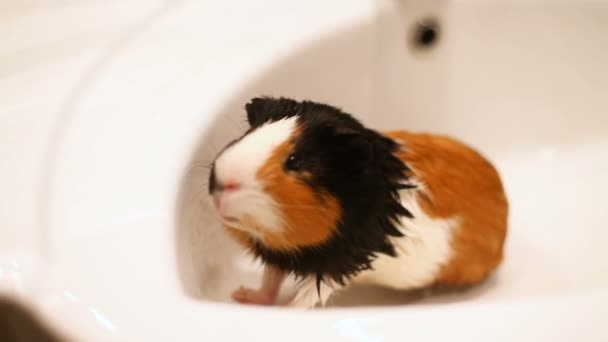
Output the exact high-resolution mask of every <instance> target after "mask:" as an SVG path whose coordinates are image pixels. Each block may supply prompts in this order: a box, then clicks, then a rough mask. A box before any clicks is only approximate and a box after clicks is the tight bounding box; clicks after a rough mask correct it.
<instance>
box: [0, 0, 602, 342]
mask: <svg viewBox="0 0 608 342" xmlns="http://www.w3.org/2000/svg"><path fill="white" fill-rule="evenodd" d="M425 18H434V20H436V21H437V22H438V23H439V31H438V36H437V38H438V39H437V40H436V43H435V44H434V45H433V46H430V47H428V48H424V49H420V48H419V47H417V46H416V44H414V43H413V39H414V38H415V37H416V34H415V30H414V29H415V28H416V27H417V23H418V22H419V20H421V19H425ZM607 23H608V3H602V2H584V1H576V0H571V1H537V0H535V1H509V2H506V1H492V0H477V1H474V0H454V1H451V2H444V1H430V0H425V1H394V0H381V1H380V0H378V1H376V0H367V1H363V0H361V1H352V0H343V1H321V0H319V1H307V2H295V1H294V2H285V1H276V0H275V1H273V0H263V1H259V0H258V1H247V0H241V1H222V2H220V1H174V2H173V1H166V2H165V1H149V0H145V1H144V0H130V1H125V0H112V1H110V0H108V1H71V0H61V1H59V0H57V1H54V2H53V4H47V2H39V1H20V2H12V3H11V2H6V3H0V41H1V42H2V44H0V165H1V167H0V189H2V192H1V193H0V294H2V295H4V296H9V297H12V298H15V299H17V300H18V301H19V302H21V303H22V304H24V305H25V306H27V307H29V308H31V309H32V310H34V311H35V312H36V313H37V314H38V315H39V317H41V318H42V320H43V321H44V322H45V323H46V324H48V325H49V326H50V327H52V328H53V329H55V330H56V331H58V332H60V333H61V334H62V335H64V336H67V337H68V338H71V339H74V340H82V341H84V340H87V341H91V340H94V341H166V340H176V341H187V340H192V341H194V340H196V341H201V340H205V341H215V340H228V339H229V338H241V339H252V338H253V339H255V340H262V339H264V340H266V341H284V340H286V339H289V340H294V341H405V340H435V339H436V340H445V339H450V340H454V339H456V340H467V341H470V340H480V341H489V340H491V341H515V340H529V341H541V340H542V341H573V340H581V341H606V340H608V325H607V324H606V323H607V322H606V317H608V252H607V251H606V248H605V246H606V245H608V229H607V227H606V222H607V221H608V210H606V208H605V204H606V203H608V178H607V177H606V176H605V175H606V174H607V173H608V99H607V98H606V90H607V89H608V64H607V63H606V61H608V39H606V37H608V24H607ZM260 94H272V95H284V96H289V97H294V98H298V99H304V98H309V99H313V100H318V101H326V102H329V103H332V104H334V105H337V106H340V107H342V108H343V109H344V110H346V111H348V112H350V113H352V114H354V115H355V116H357V117H358V118H360V119H362V120H363V121H364V122H365V123H366V124H367V125H369V126H371V127H375V128H377V129H389V128H390V129H395V128H403V129H409V130H417V131H418V130H424V131H432V132H438V133H447V134H450V135H453V136H455V137H457V138H459V139H462V140H464V141H466V142H468V143H470V144H472V145H474V146H476V147H477V148H478V149H480V150H481V151H483V152H484V153H485V154H486V155H487V156H488V157H489V158H490V159H491V160H492V161H494V162H495V163H496V165H497V167H498V169H499V170H500V172H501V175H502V177H503V180H504V182H505V186H506V190H507V192H508V196H509V199H510V202H511V216H510V229H511V230H510V233H509V236H508V242H507V251H506V258H505V262H504V264H503V265H502V267H501V268H500V270H499V272H498V273H497V274H496V275H495V276H494V277H492V278H491V279H490V280H489V281H488V282H487V283H485V284H483V286H480V287H478V288H475V289H473V290H472V291H469V292H465V293H459V294H448V295H441V296H435V297H430V298H427V299H423V300H414V301H412V300H411V298H410V297H409V296H406V295H404V294H402V293H396V292H389V291H385V290H381V289H368V288H354V289H352V290H351V291H350V292H347V293H345V294H344V295H342V296H340V297H337V298H335V300H333V301H332V303H331V305H330V307H329V308H326V309H322V310H314V311H301V310H288V309H280V308H261V307H245V306H240V305H237V304H234V303H231V302H230V300H229V299H228V298H229V293H230V292H231V291H232V290H233V289H234V288H235V287H236V286H238V285H241V284H242V283H245V284H249V285H255V284H256V282H257V281H258V277H259V273H258V268H257V267H256V266H257V265H254V264H252V263H251V262H250V261H249V260H248V259H247V258H246V257H245V256H243V255H242V253H241V252H240V250H239V249H238V248H237V247H236V246H235V245H234V243H233V242H232V241H231V240H229V239H228V237H227V236H225V235H224V232H223V230H222V228H221V227H220V226H219V225H218V223H217V221H215V219H214V217H213V215H212V214H211V212H210V211H209V207H208V205H207V203H208V202H207V200H208V199H207V197H206V191H205V190H206V178H207V172H208V169H207V168H206V165H207V164H208V163H209V162H210V161H211V158H212V157H213V156H214V155H215V154H216V152H218V150H219V149H220V148H221V147H222V146H223V144H224V143H225V142H227V141H228V140H229V139H231V138H233V137H235V136H236V135H238V134H240V133H241V132H242V130H243V129H244V128H245V119H244V112H243V109H242V108H243V105H244V103H245V102H246V101H247V100H248V99H249V98H251V97H253V96H257V95H260Z"/></svg>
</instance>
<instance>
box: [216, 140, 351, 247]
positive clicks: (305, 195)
mask: <svg viewBox="0 0 608 342" xmlns="http://www.w3.org/2000/svg"><path fill="white" fill-rule="evenodd" d="M298 134H299V132H295V133H294V136H292V137H291V139H290V141H287V142H284V143H282V144H281V145H279V146H277V147H276V148H275V150H274V151H273V152H272V156H271V157H270V158H269V160H268V161H266V163H265V164H264V165H263V166H262V167H261V168H260V170H258V172H257V174H256V178H257V179H258V180H259V181H260V182H261V183H262V184H263V186H264V192H266V193H267V194H269V195H270V196H271V197H272V199H273V200H274V201H275V203H276V205H277V206H278V208H279V211H280V212H281V213H282V219H283V221H284V223H285V225H284V227H283V230H282V231H281V232H280V233H272V232H269V231H268V230H266V229H264V227H261V226H259V225H257V223H256V222H253V221H249V222H244V224H245V225H247V226H248V228H249V229H252V230H254V231H255V232H257V233H258V234H259V235H260V236H261V237H262V240H263V243H264V245H265V246H266V247H268V248H272V249H275V250H283V251H289V250H293V251H295V250H298V249H299V248H302V247H309V246H315V245H319V244H321V243H323V242H325V241H327V240H328V239H329V238H331V237H332V235H333V234H334V232H335V230H336V229H337V225H338V221H339V219H340V217H341V207H340V204H339V202H338V200H337V199H336V198H335V197H334V196H331V195H330V194H318V193H315V192H313V191H312V189H311V188H310V186H309V185H306V184H305V183H304V180H305V179H307V178H308V177H311V175H310V174H307V173H305V172H303V173H296V172H293V173H292V172H288V171H285V169H284V168H283V165H284V163H285V160H286V159H287V157H288V156H289V155H290V154H291V153H292V150H293V146H294V140H295V139H296V137H297V135H298ZM227 228H228V231H229V232H230V234H231V235H232V236H233V237H234V238H235V239H236V240H237V241H238V242H240V243H241V244H243V245H244V246H245V247H251V246H250V236H249V234H248V233H246V232H243V231H240V230H236V229H234V228H230V227H227Z"/></svg>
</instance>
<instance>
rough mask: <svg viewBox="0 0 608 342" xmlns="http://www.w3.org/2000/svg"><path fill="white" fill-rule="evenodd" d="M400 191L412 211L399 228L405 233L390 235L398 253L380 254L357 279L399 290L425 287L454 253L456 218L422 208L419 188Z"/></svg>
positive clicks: (404, 203) (402, 198)
mask: <svg viewBox="0 0 608 342" xmlns="http://www.w3.org/2000/svg"><path fill="white" fill-rule="evenodd" d="M417 191H420V189H418V190H404V191H402V192H401V202H402V203H403V206H404V207H405V208H407V209H408V210H409V211H410V212H411V213H412V214H413V215H414V218H413V219H409V218H407V217H403V218H402V219H401V222H400V223H401V225H400V227H399V229H400V231H401V232H403V234H404V235H405V237H401V238H391V241H392V243H393V244H394V246H395V249H396V252H397V257H390V256H387V255H384V254H380V255H379V256H378V258H376V259H375V260H374V262H373V264H372V266H373V268H374V269H373V270H369V271H364V272H362V273H361V274H359V275H358V276H357V278H356V281H357V282H361V283H369V284H375V285H380V286H386V287H390V288H394V289H399V290H406V289H414V288H419V287H424V286H427V285H429V284H430V283H431V282H433V281H434V280H435V278H436V276H437V274H438V273H439V270H440V269H441V266H443V265H444V264H446V263H447V262H448V261H449V260H450V258H451V256H452V248H451V238H452V234H453V231H454V229H457V227H458V224H459V223H458V220H457V219H433V218H430V217H429V216H428V215H426V213H425V212H424V211H423V210H422V209H421V208H420V206H419V205H418V201H417V196H416V192H417Z"/></svg>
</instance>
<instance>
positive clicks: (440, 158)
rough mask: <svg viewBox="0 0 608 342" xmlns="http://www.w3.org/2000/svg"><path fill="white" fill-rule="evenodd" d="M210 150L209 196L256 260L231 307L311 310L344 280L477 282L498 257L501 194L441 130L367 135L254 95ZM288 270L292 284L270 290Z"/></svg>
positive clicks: (477, 158)
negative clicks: (234, 126) (252, 275)
mask: <svg viewBox="0 0 608 342" xmlns="http://www.w3.org/2000/svg"><path fill="white" fill-rule="evenodd" d="M245 111H246V113H247V121H248V122H249V125H250V128H249V129H248V130H247V131H246V132H245V133H244V134H243V135H242V136H241V137H239V138H238V139H236V140H234V141H232V142H230V143H229V144H228V145H227V146H226V147H225V148H224V149H223V150H221V151H220V152H219V154H218V155H217V157H216V159H215V160H214V162H213V163H212V167H211V172H210V175H209V194H210V196H212V198H213V203H214V207H215V210H216V212H217V214H218V217H220V218H221V220H222V223H223V225H224V226H225V228H226V229H227V230H228V232H229V233H230V235H231V236H232V237H234V239H236V241H237V242H238V243H239V244H241V245H242V246H243V247H244V248H245V249H247V250H248V251H249V252H251V254H252V255H253V256H254V257H256V258H259V259H260V260H261V261H262V263H263V265H264V274H263V279H262V284H261V286H260V287H259V288H257V289H250V288H244V287H241V288H239V289H236V290H235V291H234V292H233V294H232V297H233V299H234V300H236V301H238V302H240V303H248V304H258V305H274V304H277V305H287V306H294V307H303V308H312V307H315V306H317V305H321V306H323V305H325V304H326V302H327V299H328V298H329V297H330V296H331V295H332V293H335V292H336V291H340V290H341V289H344V288H345V287H347V286H348V285H350V284H354V283H362V284H374V285H379V286H384V287H388V288H392V289H398V290H414V289H421V288H430V287H434V286H441V287H443V288H445V287H447V288H450V287H454V288H456V287H463V286H470V285H474V284H477V283H479V282H480V281H482V280H484V279H485V278H486V277H487V276H488V275H490V274H491V273H492V272H493V271H494V270H495V269H496V268H497V267H498V266H499V265H500V264H501V261H502V259H503V245H504V242H505V238H506V233H507V216H508V201H507V197H506V195H505V191H504V189H503V185H502V182H501V179H500V176H499V174H498V172H497V170H496V169H495V168H494V167H493V165H492V164H491V163H490V162H489V161H488V160H487V159H485V158H484V157H483V156H482V155H481V154H480V153H478V152H477V151H475V150H473V149H472V148H471V147H468V146H466V145H465V144H463V143H461V142H459V141H457V140H454V139H452V138H450V137H446V136H440V135H433V134H423V133H412V132H408V131H390V132H378V131H375V130H372V129H370V128H367V127H365V126H364V125H363V124H362V123H361V122H360V121H358V120H357V119H355V118H354V117H353V116H352V115H350V114H347V113H345V112H343V111H342V110H341V109H339V108H337V107H334V106H331V105H328V104H324V103H317V102H313V101H296V100H293V99H288V98H284V97H281V98H273V97H258V98H254V99H252V100H251V101H250V102H249V103H247V104H246V105H245ZM288 275H293V276H295V277H296V278H297V279H298V280H299V281H298V282H297V287H296V291H295V293H294V295H293V296H291V297H290V299H289V300H288V301H287V302H286V303H281V304H279V303H278V302H277V296H278V293H279V290H280V289H281V285H282V283H283V281H284V279H285V278H286V276H288Z"/></svg>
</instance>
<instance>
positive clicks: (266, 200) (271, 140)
mask: <svg viewBox="0 0 608 342" xmlns="http://www.w3.org/2000/svg"><path fill="white" fill-rule="evenodd" d="M296 120H297V117H295V116H294V117H290V118H286V119H282V120H280V121H276V122H272V123H267V124H264V125H263V126H261V127H259V128H257V129H256V130H254V131H253V132H251V133H250V134H248V135H246V136H245V137H243V139H241V140H240V141H238V142H237V143H235V144H234V145H232V146H230V147H228V148H227V149H226V150H225V151H224V152H223V153H222V154H221V155H220V156H219V157H218V159H217V160H216V161H215V174H216V177H217V180H218V181H219V182H220V183H224V184H226V183H231V182H234V183H238V184H240V189H239V190H237V191H234V192H233V193H231V194H226V195H227V196H230V197H229V202H230V205H229V215H230V216H232V217H235V218H238V219H244V218H247V217H249V218H251V219H253V220H255V221H256V222H257V223H258V224H260V225H261V226H263V227H264V228H265V229H267V230H268V231H269V232H275V233H276V232H280V231H281V230H282V228H283V219H282V217H281V213H280V212H279V211H278V208H277V206H276V205H275V203H274V201H273V199H272V198H271V197H270V196H268V195H267V194H266V193H265V192H264V189H263V184H260V182H259V181H258V180H257V178H256V174H257V172H258V170H259V169H260V168H261V167H262V166H263V165H264V164H265V163H266V161H267V160H268V159H269V158H270V157H271V155H272V152H273V150H274V149H275V148H276V147H277V146H279V145H280V144H282V143H283V142H285V141H286V140H287V139H289V137H290V136H291V135H292V133H293V132H294V130H295V129H296V125H297V123H296ZM231 225H232V226H235V228H239V229H247V227H245V226H243V225H239V224H231Z"/></svg>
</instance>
